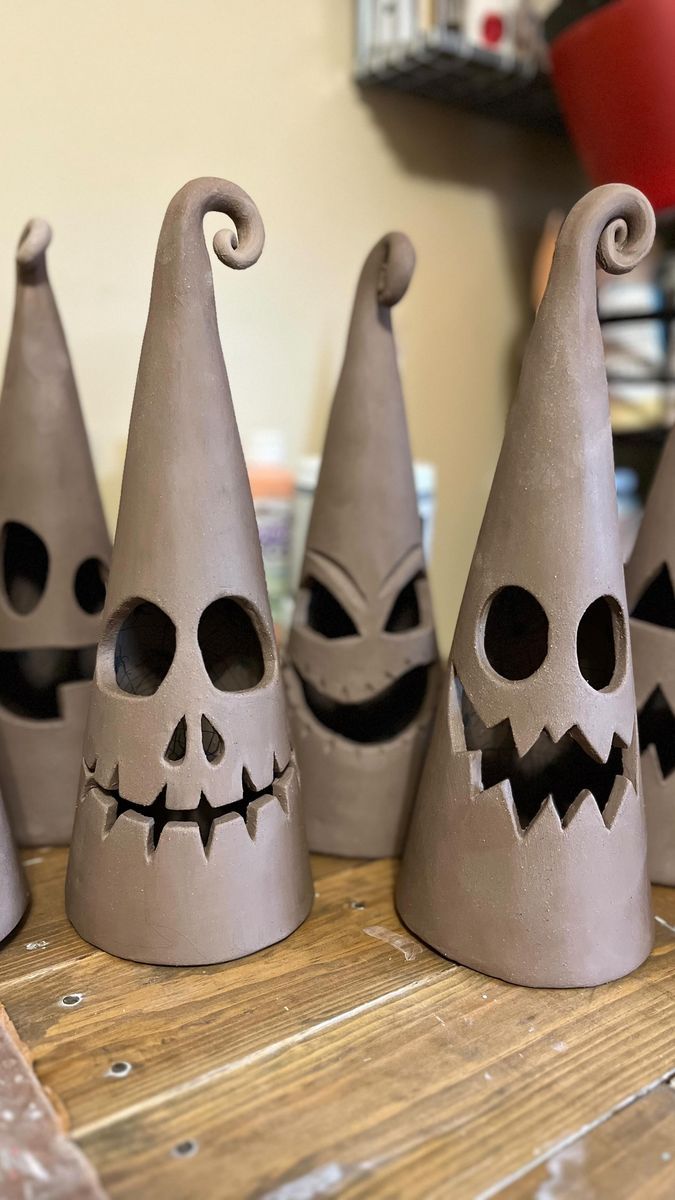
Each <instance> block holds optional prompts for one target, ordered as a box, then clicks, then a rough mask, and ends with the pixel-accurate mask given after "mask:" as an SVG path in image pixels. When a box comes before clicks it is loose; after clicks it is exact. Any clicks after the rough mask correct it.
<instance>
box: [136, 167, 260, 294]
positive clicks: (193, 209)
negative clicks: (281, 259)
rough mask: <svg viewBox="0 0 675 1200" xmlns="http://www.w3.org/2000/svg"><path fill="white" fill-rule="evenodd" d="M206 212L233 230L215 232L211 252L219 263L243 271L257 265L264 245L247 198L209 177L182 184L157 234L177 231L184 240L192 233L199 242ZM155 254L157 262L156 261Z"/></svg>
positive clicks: (236, 188)
mask: <svg viewBox="0 0 675 1200" xmlns="http://www.w3.org/2000/svg"><path fill="white" fill-rule="evenodd" d="M208 212H220V213H223V215H224V216H228V217H230V218H231V219H232V221H233V222H234V225H235V229H234V230H232V229H219V230H218V232H217V233H216V234H215V235H214V238H213V249H214V251H215V253H216V255H217V257H218V258H219V259H220V261H221V262H222V263H225V265H226V266H228V267H232V268H233V269H234V270H237V271H244V270H246V268H247V267H251V266H253V264H254V263H256V262H257V261H258V259H259V258H260V255H261V254H262V251H263V246H264V244H265V229H264V226H263V223H262V218H261V216H260V213H259V212H258V209H257V207H256V205H255V204H254V202H253V200H252V199H251V197H250V196H249V195H248V194H247V193H246V192H245V191H244V190H243V188H240V187H239V186H238V185H237V184H236V183H230V182H229V181H228V180H226V179H217V178H215V177H213V176H206V175H205V176H202V177H200V178H198V179H192V180H190V182H189V183H186V184H185V185H184V186H183V187H182V188H181V189H180V191H179V192H176V195H175V196H174V198H173V200H172V201H171V203H170V204H169V207H168V209H167V212H166V217H165V219H164V224H163V226H162V232H161V233H160V239H159V241H160V247H161V246H162V242H163V241H164V240H165V234H166V232H167V231H168V230H170V229H175V228H176V227H178V228H179V229H181V230H182V231H183V232H184V233H185V234H186V235H187V236H188V237H190V236H191V234H193V233H194V232H195V231H196V232H197V233H198V235H199V236H200V237H201V238H203V236H204V235H203V230H202V229H201V226H200V222H201V221H203V219H204V217H205V216H206V214H207V213H208ZM160 257H161V256H160V250H158V261H159V260H160Z"/></svg>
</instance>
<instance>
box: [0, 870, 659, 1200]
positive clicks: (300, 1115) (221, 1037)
mask: <svg viewBox="0 0 675 1200" xmlns="http://www.w3.org/2000/svg"><path fill="white" fill-rule="evenodd" d="M30 857H32V858H42V862H35V863H33V864H32V866H30V867H29V868H28V870H29V872H33V873H35V875H36V876H37V883H36V881H35V878H34V879H33V880H32V881H31V882H32V883H33V889H34V896H35V898H34V905H33V910H32V911H31V913H30V915H29V917H28V919H27V921H26V922H25V924H24V925H23V926H22V927H21V928H20V930H19V931H18V932H17V934H16V936H15V938H14V939H13V941H12V942H11V943H10V944H9V945H7V946H6V947H5V948H4V949H3V953H2V955H0V988H1V989H2V995H3V998H4V1000H5V1002H6V1005H7V1008H8V1010H9V1012H10V1014H11V1015H12V1016H13V1018H14V1020H15V1023H16V1024H17V1027H18V1029H19V1032H20V1034H21V1036H22V1037H23V1038H24V1039H25V1040H26V1041H27V1042H28V1043H29V1045H30V1046H31V1048H32V1050H33V1051H34V1052H35V1054H36V1066H37V1070H38V1074H39V1075H40V1077H41V1080H42V1082H43V1083H48V1084H49V1085H50V1086H51V1088H52V1089H53V1090H54V1091H55V1092H56V1094H57V1095H58V1096H59V1097H60V1099H61V1100H62V1101H64V1102H65V1104H66V1107H67V1109H68V1111H69V1113H70V1115H71V1118H72V1119H73V1122H74V1126H75V1128H74V1134H75V1136H76V1137H77V1139H78V1141H79V1142H80V1144H81V1145H82V1147H83V1148H84V1149H85V1150H86V1152H87V1153H88V1154H90V1156H91V1157H92V1160H93V1162H94V1164H95V1166H96V1167H97V1168H98V1169H99V1170H100V1171H101V1173H102V1177H103V1181H104V1184H106V1186H108V1188H109V1189H110V1192H111V1195H112V1196H115V1197H129V1198H130V1197H134V1198H135V1197H137V1196H139V1195H142V1196H144V1198H145V1197H149V1198H150V1200H152V1197H154V1196H157V1197H161V1198H162V1200H174V1198H175V1200H182V1197H186V1198H187V1197H190V1200H192V1197H194V1196H195V1195H199V1194H203V1195H204V1196H208V1195H214V1194H217V1195H218V1198H219V1200H226V1198H227V1197H228V1196H232V1197H237V1200H239V1198H240V1197H249V1196H250V1197H253V1196H257V1197H262V1196H267V1197H268V1200H269V1197H273V1198H274V1200H295V1197H296V1196H298V1195H302V1196H303V1197H304V1196H310V1195H319V1194H337V1192H339V1193H340V1195H341V1196H347V1197H350V1198H351V1200H355V1198H356V1197H359V1198H364V1200H365V1197H368V1198H370V1197H382V1198H384V1197H387V1198H391V1197H396V1196H399V1195H405V1196H406V1198H408V1197H411V1198H412V1200H414V1198H415V1197H417V1196H419V1197H422V1196H423V1197H425V1200H426V1198H427V1197H434V1196H437V1197H439V1198H440V1197H443V1198H445V1197H447V1196H448V1194H452V1196H453V1200H462V1197H467V1198H468V1197H472V1198H473V1197H475V1196H477V1195H479V1194H481V1192H485V1193H487V1192H489V1191H490V1190H491V1189H492V1188H494V1187H495V1186H497V1185H499V1184H500V1181H503V1180H504V1179H505V1178H507V1177H509V1176H511V1175H512V1174H514V1173H519V1172H523V1171H524V1170H525V1169H526V1168H527V1167H529V1166H530V1165H531V1164H532V1165H533V1164H535V1163H537V1162H539V1161H540V1160H542V1159H545V1158H546V1157H547V1156H550V1155H551V1154H553V1153H554V1152H555V1151H556V1149H557V1148H558V1147H559V1146H560V1145H561V1143H564V1142H565V1141H566V1140H567V1139H570V1138H573V1137H574V1136H575V1135H577V1134H578V1133H579V1131H580V1130H581V1129H582V1128H583V1127H584V1126H587V1125H589V1124H592V1123H594V1122H597V1121H600V1120H602V1119H603V1117H605V1116H606V1115H607V1114H608V1113H610V1112H611V1110H612V1109H613V1108H614V1107H615V1106H616V1105H618V1104H621V1103H623V1102H625V1101H626V1100H627V1099H629V1098H630V1097H631V1096H633V1095H635V1093H637V1092H638V1091H639V1090H640V1089H641V1088H644V1087H645V1086H647V1085H649V1084H652V1083H653V1082H654V1081H655V1080H657V1079H658V1078H660V1077H661V1076H663V1075H665V1074H667V1073H668V1072H670V1071H672V1070H673V1069H674V1068H675V889H655V890H654V894H655V905H656V912H657V914H658V918H659V920H658V922H657V925H656V931H657V946H656V948H655V951H654V953H653V955H652V957H651V958H650V960H649V962H648V963H647V964H646V965H645V966H644V967H643V968H641V969H640V971H638V972H636V973H635V974H634V975H633V976H631V977H630V978H629V979H627V980H623V981H620V982H618V983H616V984H612V985H608V986H607V987H604V988H596V989H591V990H585V991H581V990H580V991H568V992H555V991H549V992H546V991H535V990H531V989H521V988H516V987H510V986H508V985H506V984H502V983H499V982H497V981H495V980H489V979H486V978H485V977H484V976H480V975H478V974H475V973H473V972H470V971H466V970H464V969H463V968H459V967H454V966H453V965H452V964H450V963H447V962H446V961H445V960H443V959H441V958H440V957H438V956H437V955H435V954H433V953H432V952H431V951H429V950H427V949H426V948H424V947H422V946H421V945H420V944H419V943H418V942H417V941H416V939H414V938H412V937H411V935H409V934H408V933H407V932H406V931H405V930H403V929H402V927H401V925H400V923H399V922H398V920H397V918H396V916H395V914H394V911H393V904H392V885H393V871H394V865H393V864H392V863H391V862H376V863H365V862H360V863H359V864H358V865H354V863H353V862H351V861H350V860H325V861H323V862H320V863H319V864H318V870H317V871H316V873H315V879H316V880H317V887H316V891H317V900H316V903H315V908H314V912H313V914H312V916H311V918H310V919H309V921H308V922H307V923H306V924H305V925H304V926H303V927H302V928H301V930H299V931H298V932H297V933H296V934H294V935H293V937H291V938H290V939H289V940H288V941H287V942H284V943H281V944H280V945H279V946H276V947H272V948H270V949H269V950H267V951H264V952H262V953H261V954H258V955H255V956H253V957H252V958H250V959H246V960H242V961H241V962H239V963H233V964H229V965H227V966H219V967H210V968H205V969H195V970H176V969H170V968H158V967H147V966H142V965H138V964H133V963H125V962H121V961H120V960H117V959H113V958H111V957H109V956H108V955H105V954H103V953H101V952H100V951H96V950H94V949H93V948H91V947H88V946H86V944H85V943H83V942H82V941H81V940H80V939H79V938H78V937H77V935H76V934H75V933H74V931H72V930H70V927H69V926H68V925H67V922H66V921H65V917H64V914H63V899H62V897H63V871H64V862H65V854H64V853H63V852H62V851H49V852H45V853H44V854H38V853H33V854H32V855H30V856H29V858H30ZM42 941H44V942H46V943H47V944H46V945H45V946H44V947H41V948H35V949H32V950H27V944H28V943H29V942H42ZM38 963H42V964H44V965H41V966H39V965H38ZM34 964H35V965H34ZM69 992H70V993H81V994H83V999H82V1001H81V1003H80V1004H78V1005H76V1006H75V1007H73V1008H70V1009H69V1008H67V1007H66V1008H63V1007H61V1006H60V1005H59V1000H60V999H61V997H62V996H63V995H65V994H67V993H69ZM115 1061H119V1062H129V1063H130V1064H131V1067H132V1070H131V1071H130V1072H128V1073H126V1074H124V1073H123V1074H120V1075H114V1074H110V1073H109V1072H110V1067H111V1065H112V1063H113V1062H115ZM613 1119H614V1118H613ZM192 1139H194V1141H195V1142H196V1143H198V1145H197V1146H196V1147H194V1146H192V1145H191V1144H189V1143H190V1142H191V1140H192ZM182 1143H188V1145H187V1147H185V1149H186V1150H187V1153H185V1154H181V1153H176V1152H175V1150H176V1147H177V1146H181V1144H182ZM121 1148H123V1152H122V1150H121ZM298 1181H301V1182H300V1183H298ZM216 1186H217V1189H218V1190H217V1192H214V1190H213V1189H214V1187H216ZM450 1188H451V1191H450ZM279 1189H282V1190H281V1191H280V1190H279ZM283 1189H286V1190H283ZM289 1189H290V1190H289ZM303 1189H304V1190H303ZM312 1189H313V1190H312ZM321 1189H323V1191H321Z"/></svg>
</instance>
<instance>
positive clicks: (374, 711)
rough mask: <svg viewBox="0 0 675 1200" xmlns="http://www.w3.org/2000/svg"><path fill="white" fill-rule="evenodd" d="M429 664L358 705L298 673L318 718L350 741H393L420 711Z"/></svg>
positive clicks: (311, 707) (314, 713)
mask: <svg viewBox="0 0 675 1200" xmlns="http://www.w3.org/2000/svg"><path fill="white" fill-rule="evenodd" d="M428 676H429V667H427V666H422V667H414V668H413V670H412V671H408V672H407V673H406V674H405V675H402V676H401V678H400V679H396V680H395V681H394V682H393V683H392V684H391V685H390V686H389V687H387V688H385V689H384V691H382V692H380V693H379V694H378V695H377V696H373V697H372V698H371V699H370V700H363V701H362V702H361V703H358V704H353V703H349V704H341V703H340V702H339V701H337V700H332V699H330V698H329V697H328V696H324V695H322V694H321V692H320V691H318V689H317V688H315V687H313V686H312V684H310V683H308V682H307V681H306V680H305V679H303V678H302V676H301V675H298V678H299V679H300V682H301V684H302V689H303V692H304V695H305V701H306V703H307V707H308V708H309V709H310V712H311V713H312V715H313V716H314V717H315V718H316V720H317V721H318V722H319V723H320V724H321V725H323V726H324V727H325V728H326V729H329V730H330V731H331V733H337V734H339V735H340V737H343V738H345V739H346V740H347V741H350V742H359V743H361V744H362V745H368V744H374V743H377V742H390V741H393V739H394V738H396V737H398V735H399V734H400V733H403V731H404V730H405V729H407V727H408V726H409V725H411V724H412V722H413V721H414V720H415V718H416V717H417V716H418V714H419V713H420V711H421V709H422V706H423V704H424V700H425V697H426V694H427V684H428Z"/></svg>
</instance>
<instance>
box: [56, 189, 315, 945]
mask: <svg viewBox="0 0 675 1200" xmlns="http://www.w3.org/2000/svg"><path fill="white" fill-rule="evenodd" d="M210 211H217V212H221V213H224V214H227V215H228V216H230V217H231V218H232V220H233V221H234V224H235V227H236V234H234V233H232V232H230V231H225V230H223V231H221V232H220V233H218V234H217V235H216V237H215V239H214V249H215V251H216V253H217V255H218V257H219V258H220V259H221V260H222V261H223V262H224V263H226V264H227V265H229V266H231V267H234V268H236V269H244V268H246V267H248V266H250V265H251V264H252V263H254V262H255V261H256V260H257V259H258V257H259V256H260V253H261V251H262V246H263V240H264V233H263V226H262V221H261V219H260V215H259V213H258V210H257V208H256V207H255V205H254V203H253V201H252V200H251V199H250V197H249V196H247V195H246V193H245V192H243V191H242V190H241V189H240V188H238V187H237V186H236V185H235V184H233V183H227V182H225V181H224V180H219V179H197V180H193V181H192V183H189V184H186V186H185V187H184V188H183V189H182V190H181V191H180V192H179V193H178V194H177V195H176V196H175V197H174V199H173V201H172V202H171V204H170V205H169V208H168V210H167V214H166V217H165V220H164V224H163V226H162V231H161V233H160V238H159V244H158V248H157V255H156V260H155V272H154V277H153V285H152V295H151V299H150V311H149V315H148V323H147V327H146V332H145V338H144V342H143V349H142V352H141V361H140V366H139V372H138V382H137V386H136V394H135V398H134V406H133V411H132V417H131V427H130V432H129V444H128V449H127V457H126V463H125V469H124V480H123V485H122V498H121V504H120V515H119V520H118V526H117V536H116V539H115V548H114V554H113V562H112V568H111V574H110V584H109V589H108V600H107V605H106V613H105V632H104V635H103V637H102V639H101V643H100V647H99V652H98V657H97V661H96V673H95V679H94V688H93V696H92V703H91V709H90V714H89V722H88V728H87V735H86V739H85V752H84V760H85V767H84V772H83V784H82V790H81V794H80V799H79V803H78V808H77V813H76V820H75V829H74V833H73V843H72V846H71V854H70V862H69V869H68V879H67V890H66V901H67V911H68V915H69V917H70V919H71V921H72V922H73V924H74V925H75V927H76V929H77V930H78V931H79V932H80V933H81V934H82V936H83V937H86V938H87V939H88V940H89V941H91V942H93V943H95V944H96V945H98V946H101V947H102V948H103V949H105V950H109V951H111V952H112V953H114V954H118V955H121V956H123V957H129V958H134V959H138V960H140V961H147V962H158V963H171V964H193V963H206V962H219V961H226V960H227V959H230V958H236V957H239V956H240V955H243V954H249V953H251V952H253V951H255V950H259V949H261V948H262V947H263V946H268V945H270V944H271V943H272V942H275V941H278V940H279V939H280V938H283V937H286V936H287V935H288V934H289V933H290V932H291V931H292V930H293V929H295V927H296V926H297V925H299V924H300V922H301V921H302V920H303V919H304V918H305V916H306V915H307V913H308V911H309V909H310V907H311V902H312V895H313V889H312V882H311V877H310V872H309V858H308V854H307V847H306V843H305V834H304V829H303V823H302V816H301V812H300V808H299V800H298V788H297V777H296V768H295V762H294V758H293V753H292V749H291V745H290V742H289V738H288V732H287V728H286V714H285V705H284V695H283V686H282V681H281V675H280V667H279V661H278V654H277V649H276V644H275V640H274V632H273V627H272V619H271V615H270V609H269V602H268V597H267V591H266V588H265V579H264V574H263V567H262V557H261V552H260V542H259V539H258V532H257V527H256V521H255V513H254V510H253V502H252V499H251V493H250V489H249V485H248V479H247V475H246V468H245V465H244V459H243V455H242V451H241V445H240V442H239V434H238V431H237V425H236V421H235V417H234V410H233V407H232V398H231V395H230V389H229V384H228V380H227V374H226V370H225V364H224V362H223V357H222V351H221V346H220V339H219V336H218V327H217V323H216V311H215V303H214V296H213V280H212V276H211V265H210V260H209V255H208V252H207V249H206V244H205V241H204V234H203V229H202V223H203V218H204V216H205V214H206V213H207V212H210Z"/></svg>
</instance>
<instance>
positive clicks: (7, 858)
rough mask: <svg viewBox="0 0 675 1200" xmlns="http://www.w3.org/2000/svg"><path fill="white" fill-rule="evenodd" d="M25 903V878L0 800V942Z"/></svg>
mask: <svg viewBox="0 0 675 1200" xmlns="http://www.w3.org/2000/svg"><path fill="white" fill-rule="evenodd" d="M27 903H28V889H27V888H26V880H25V878H24V874H23V871H22V869H21V867H20V865H19V858H18V855H17V852H16V847H15V845H14V839H13V838H12V831H11V829H10V827H9V821H8V820H7V814H6V812H5V806H4V804H3V803H2V800H0V942H1V941H2V939H3V938H5V937H7V934H8V933H11V931H12V930H13V928H14V926H15V925H17V924H18V922H19V921H20V920H21V917H22V916H23V914H24V912H25V909H26V905H27Z"/></svg>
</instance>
